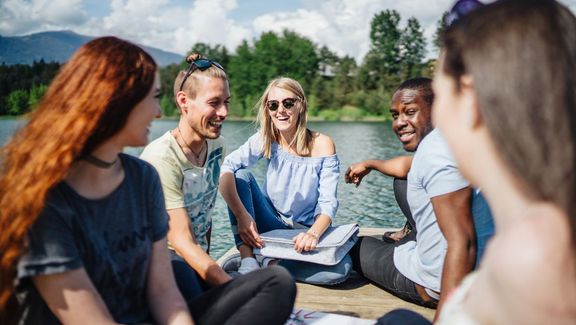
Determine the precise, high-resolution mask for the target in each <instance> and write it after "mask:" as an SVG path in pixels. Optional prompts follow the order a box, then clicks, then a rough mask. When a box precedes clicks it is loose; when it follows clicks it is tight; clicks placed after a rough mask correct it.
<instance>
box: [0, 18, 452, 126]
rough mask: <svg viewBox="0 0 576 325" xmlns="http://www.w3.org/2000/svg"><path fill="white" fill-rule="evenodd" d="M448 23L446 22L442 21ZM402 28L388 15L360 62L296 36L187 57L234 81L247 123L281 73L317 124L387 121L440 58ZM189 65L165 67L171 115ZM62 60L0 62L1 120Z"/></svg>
mask: <svg viewBox="0 0 576 325" xmlns="http://www.w3.org/2000/svg"><path fill="white" fill-rule="evenodd" d="M442 18H443V17H442ZM443 21H444V20H443V19H440V20H438V23H437V29H436V33H435V35H434V39H433V40H432V41H433V43H434V46H435V47H436V49H437V48H438V42H439V37H440V35H441V33H442V31H443V29H444V28H445V25H444V24H443ZM402 26H404V27H402V28H401V17H400V14H399V13H398V12H397V11H395V10H384V11H381V12H379V13H377V14H375V15H374V17H373V18H372V20H371V23H370V49H369V51H368V53H367V54H366V55H365V56H364V58H363V60H362V62H361V63H360V64H358V63H357V62H356V60H355V59H354V58H352V57H350V56H338V55H337V54H336V53H335V52H333V51H332V50H330V49H329V48H328V47H327V46H321V47H320V46H318V45H317V44H315V43H314V42H312V41H311V40H310V39H308V38H306V37H303V36H301V35H299V34H297V33H295V32H293V31H289V30H284V31H283V32H281V33H275V32H266V33H263V34H261V35H260V37H259V38H258V39H255V40H253V42H249V41H247V40H244V41H243V42H242V44H241V45H240V46H238V47H237V48H236V49H235V51H234V52H231V51H229V50H228V49H227V48H226V47H225V46H223V45H209V44H205V43H197V44H194V46H193V47H192V49H191V50H190V52H199V53H201V54H202V55H203V56H204V57H206V58H209V59H211V60H213V61H217V62H219V63H220V64H222V66H224V68H225V69H226V72H227V74H228V77H229V79H230V90H231V95H232V101H231V105H230V112H229V116H231V117H235V118H249V117H252V116H254V115H255V111H254V105H255V104H256V102H257V100H258V98H259V97H260V95H261V94H262V92H263V91H264V88H265V87H266V85H267V83H268V82H269V81H270V80H271V79H273V78H276V77H278V76H287V77H291V78H294V79H296V80H298V81H299V82H300V83H301V84H302V86H303V87H304V90H305V91H306V93H307V96H308V102H309V114H310V116H312V117H313V118H317V119H320V120H371V119H377V120H382V119H387V118H389V112H388V109H389V105H390V104H389V103H390V98H391V95H392V93H393V92H394V89H395V88H396V87H397V86H398V84H399V83H400V82H401V81H402V80H405V79H407V78H411V77H416V76H427V77H430V76H432V74H433V72H434V64H435V60H425V57H426V39H425V37H424V33H423V28H422V26H421V25H420V22H419V21H418V20H417V19H416V18H414V17H410V18H408V19H407V21H406V22H405V24H403V25H402ZM186 67H187V63H186V62H185V61H184V57H183V58H182V62H181V63H180V64H172V65H168V66H165V67H161V68H160V69H159V70H160V75H161V79H162V94H161V98H160V104H161V106H162V110H163V114H164V116H166V117H172V116H176V115H178V111H177V109H176V106H175V104H174V101H173V93H172V89H173V82H174V79H175V76H176V75H177V73H178V71H180V70H184V69H186ZM59 68H60V64H59V63H55V62H44V61H39V62H34V63H33V64H32V65H20V64H19V65H11V66H8V65H4V64H2V65H0V116H1V115H12V116H18V115H24V114H27V113H29V112H30V111H31V110H33V109H34V107H35V106H36V105H37V104H38V102H39V101H40V100H41V98H42V95H43V94H44V93H45V91H46V89H47V87H48V85H49V83H50V81H51V80H52V78H53V77H54V76H55V75H56V73H57V72H58V69H59Z"/></svg>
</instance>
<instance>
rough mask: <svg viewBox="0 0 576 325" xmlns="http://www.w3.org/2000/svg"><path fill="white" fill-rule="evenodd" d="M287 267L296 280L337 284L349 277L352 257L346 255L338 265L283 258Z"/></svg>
mask: <svg viewBox="0 0 576 325" xmlns="http://www.w3.org/2000/svg"><path fill="white" fill-rule="evenodd" d="M279 265H280V266H283V267H285V268H286V269H287V270H288V271H289V272H290V274H292V276H293V277H294V279H295V280H296V281H299V282H304V283H310V284H316V285H336V284H339V283H342V282H344V281H346V279H348V277H349V276H350V272H351V271H352V258H350V256H349V255H346V256H344V258H343V259H342V261H340V263H338V264H336V265H322V264H316V263H307V262H301V261H294V260H282V261H280V263H279Z"/></svg>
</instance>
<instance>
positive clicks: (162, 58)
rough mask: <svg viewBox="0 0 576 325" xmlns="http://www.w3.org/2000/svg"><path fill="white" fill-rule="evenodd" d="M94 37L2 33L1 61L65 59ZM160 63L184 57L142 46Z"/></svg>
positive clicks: (72, 33)
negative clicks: (9, 35)
mask: <svg viewBox="0 0 576 325" xmlns="http://www.w3.org/2000/svg"><path fill="white" fill-rule="evenodd" d="M93 38H94V37H92V36H85V35H79V34H76V33H74V32H72V31H54V32H42V33H36V34H30V35H25V36H13V37H4V36H1V35H0V64H2V63H4V64H6V65H13V64H32V63H33V62H34V61H40V60H44V61H45V62H60V63H62V62H65V61H67V60H68V58H69V57H70V56H71V55H72V54H73V53H74V51H76V50H77V49H78V48H79V47H80V46H82V45H83V44H84V43H86V42H88V41H90V40H91V39H93ZM141 46H142V48H144V49H145V50H146V51H147V52H148V53H150V55H152V57H153V58H154V59H155V60H156V62H157V63H158V65H160V66H166V65H169V64H172V63H180V62H182V61H183V60H184V56H182V55H180V54H176V53H171V52H167V51H163V50H160V49H157V48H153V47H149V46H143V45H141Z"/></svg>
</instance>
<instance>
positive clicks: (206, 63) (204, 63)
mask: <svg viewBox="0 0 576 325" xmlns="http://www.w3.org/2000/svg"><path fill="white" fill-rule="evenodd" d="M211 66H215V67H216V68H218V69H220V70H222V71H224V67H222V65H221V64H220V63H218V62H216V61H212V60H208V59H198V60H194V61H192V62H190V66H189V67H188V69H186V74H185V75H184V79H182V83H181V84H180V88H179V90H180V91H182V87H184V83H185V82H186V80H188V77H190V75H191V74H192V73H193V72H194V71H196V69H198V70H200V71H204V70H207V69H208V68H210V67H211Z"/></svg>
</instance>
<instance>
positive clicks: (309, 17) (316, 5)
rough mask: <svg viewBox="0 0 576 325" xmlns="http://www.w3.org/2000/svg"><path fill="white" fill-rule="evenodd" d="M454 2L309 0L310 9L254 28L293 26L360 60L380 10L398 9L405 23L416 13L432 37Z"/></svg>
mask: <svg viewBox="0 0 576 325" xmlns="http://www.w3.org/2000/svg"><path fill="white" fill-rule="evenodd" d="M451 2H452V1H451V0H436V1H430V0H428V1H395V0H361V1H346V0H329V1H320V0H308V1H306V2H305V7H306V9H301V10H298V11H296V12H291V13H273V14H267V15H263V16H260V17H258V18H257V19H256V20H255V21H254V23H253V28H254V30H255V31H256V32H258V33H261V32H264V31H268V30H272V31H281V30H283V29H291V30H294V31H296V32H298V33H299V34H301V35H303V36H306V37H308V38H310V39H312V40H313V41H314V42H317V43H319V44H320V45H326V46H328V47H329V48H330V49H332V50H333V51H335V52H336V53H338V54H339V55H344V54H348V55H350V56H353V57H355V58H356V59H357V60H358V61H360V60H361V59H362V57H363V56H364V55H365V54H366V52H368V49H369V47H370V39H369V34H370V22H371V20H372V18H373V17H374V15H375V14H376V13H378V12H380V11H382V10H386V9H393V10H396V11H398V12H399V14H400V16H401V17H402V22H401V26H403V23H405V22H406V20H407V19H408V18H409V17H412V16H414V17H416V18H417V19H418V20H419V21H420V23H421V25H422V27H423V28H424V32H425V36H426V37H427V39H428V40H431V39H432V36H433V35H434V32H435V30H436V22H437V21H438V19H439V18H440V17H441V15H442V12H443V11H445V10H447V9H448V7H449V6H450V4H451ZM429 52H430V51H429ZM429 55H430V53H429Z"/></svg>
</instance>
